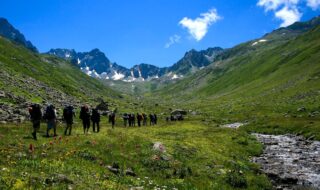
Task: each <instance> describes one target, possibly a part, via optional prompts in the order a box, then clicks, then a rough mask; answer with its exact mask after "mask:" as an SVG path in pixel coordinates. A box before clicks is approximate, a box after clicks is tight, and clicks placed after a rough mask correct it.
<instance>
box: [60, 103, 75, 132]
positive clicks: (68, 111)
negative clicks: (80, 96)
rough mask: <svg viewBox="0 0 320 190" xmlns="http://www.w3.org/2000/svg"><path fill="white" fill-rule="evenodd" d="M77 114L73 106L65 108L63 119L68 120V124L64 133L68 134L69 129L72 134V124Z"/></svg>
mask: <svg viewBox="0 0 320 190" xmlns="http://www.w3.org/2000/svg"><path fill="white" fill-rule="evenodd" d="M75 116H76V114H75V112H74V108H73V106H67V107H65V108H64V109H63V120H64V121H65V122H66V124H67V126H66V129H65V131H64V135H67V132H68V130H69V135H71V130H72V125H73V117H75Z"/></svg>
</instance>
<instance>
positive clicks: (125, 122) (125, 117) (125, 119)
mask: <svg viewBox="0 0 320 190" xmlns="http://www.w3.org/2000/svg"><path fill="white" fill-rule="evenodd" d="M122 118H123V124H124V126H125V127H127V125H128V120H129V116H128V114H127V113H124V114H123V116H122ZM130 124H131V122H130V121H129V126H130Z"/></svg>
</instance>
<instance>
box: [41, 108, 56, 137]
mask: <svg viewBox="0 0 320 190" xmlns="http://www.w3.org/2000/svg"><path fill="white" fill-rule="evenodd" d="M44 119H45V120H47V134H46V137H49V136H50V135H49V132H50V130H51V129H52V128H53V136H54V137H56V136H57V123H56V122H57V121H56V119H57V111H56V109H55V107H54V106H53V105H49V106H47V109H46V112H45V114H44Z"/></svg>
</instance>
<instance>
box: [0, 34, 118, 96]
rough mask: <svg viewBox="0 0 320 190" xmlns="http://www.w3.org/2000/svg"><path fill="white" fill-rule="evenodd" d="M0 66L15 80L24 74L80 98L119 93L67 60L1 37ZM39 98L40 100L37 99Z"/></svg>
mask: <svg viewBox="0 0 320 190" xmlns="http://www.w3.org/2000/svg"><path fill="white" fill-rule="evenodd" d="M0 66H1V69H2V71H5V72H7V73H9V74H10V75H11V76H14V77H15V78H16V79H18V80H22V81H23V80H24V76H30V77H32V78H34V79H35V80H37V81H40V82H42V83H45V84H46V85H48V86H50V87H52V88H53V89H55V90H58V91H62V92H64V93H66V94H68V95H71V96H74V97H76V98H78V99H80V100H82V101H88V100H92V99H94V98H95V97H100V96H103V97H106V98H111V97H118V96H119V95H118V93H116V92H115V91H113V90H111V89H109V88H107V87H106V86H104V85H102V84H101V83H100V82H99V81H97V80H95V79H92V78H91V77H89V76H87V75H85V74H83V73H82V72H80V70H79V69H78V68H76V67H73V66H72V65H71V64H69V63H67V62H65V61H63V60H61V59H58V58H55V57H51V56H43V55H40V54H36V53H33V52H31V51H29V50H27V49H25V48H24V47H22V46H17V45H15V44H12V43H11V42H10V41H8V40H6V39H4V38H1V37H0ZM0 88H3V89H4V90H9V91H12V92H13V93H14V94H17V95H22V96H25V97H27V98H28V99H31V100H37V96H36V95H33V94H30V92H25V91H23V90H21V89H19V88H17V87H15V86H4V84H3V83H0ZM40 93H43V94H45V93H46V92H41V91H40ZM30 95H31V96H32V95H33V97H30ZM38 101H41V100H40V99H38Z"/></svg>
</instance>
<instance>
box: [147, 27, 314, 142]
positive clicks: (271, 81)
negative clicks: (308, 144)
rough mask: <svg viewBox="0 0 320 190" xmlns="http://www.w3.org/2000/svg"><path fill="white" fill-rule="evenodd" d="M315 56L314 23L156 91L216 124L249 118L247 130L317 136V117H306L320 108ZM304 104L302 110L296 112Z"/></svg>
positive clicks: (170, 101) (167, 99)
mask: <svg viewBox="0 0 320 190" xmlns="http://www.w3.org/2000/svg"><path fill="white" fill-rule="evenodd" d="M249 46H250V43H247V44H242V45H240V46H238V47H236V48H240V49H241V48H244V47H245V48H252V47H249ZM319 60H320V27H317V28H315V29H313V30H312V31H309V32H307V33H306V34H304V35H301V36H299V37H297V38H296V39H293V40H291V41H289V42H282V43H276V44H275V43H273V42H272V41H271V42H267V43H265V44H261V45H260V46H259V47H256V49H249V50H248V51H247V53H243V55H240V56H236V57H231V58H229V59H226V60H223V61H220V62H218V63H217V64H218V66H217V67H211V68H208V69H206V70H204V71H200V72H199V73H197V74H196V75H195V76H193V77H190V78H187V79H185V80H183V81H180V82H178V83H177V84H174V85H171V86H169V87H167V88H165V89H163V90H162V91H160V92H159V94H160V96H162V97H166V99H165V101H163V103H164V104H167V105H173V104H178V106H180V107H183V108H186V109H192V110H197V111H198V112H202V113H203V115H202V116H203V117H204V116H205V117H206V119H214V120H217V121H219V122H220V123H226V122H233V121H245V120H248V121H249V122H250V123H251V124H252V127H251V129H252V130H258V131H262V132H273V133H276V132H279V133H284V132H294V133H303V134H306V135H307V136H310V135H311V134H313V135H315V136H316V137H317V138H318V139H320V133H319V127H318V126H319V115H317V116H314V117H309V116H311V115H312V113H313V112H316V111H320V107H319V102H320V94H319V90H320V82H319V80H320V75H319V73H320V63H319ZM153 96H154V95H153ZM158 99H159V100H161V99H160V98H158ZM303 106H304V107H306V109H307V111H306V112H297V109H298V108H300V107H303Z"/></svg>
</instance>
